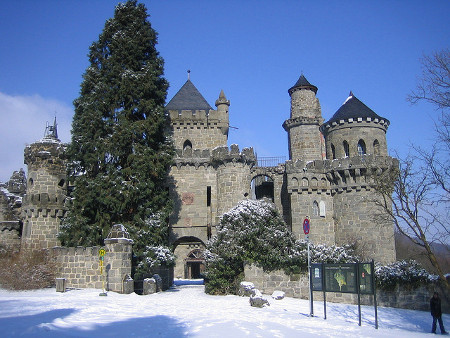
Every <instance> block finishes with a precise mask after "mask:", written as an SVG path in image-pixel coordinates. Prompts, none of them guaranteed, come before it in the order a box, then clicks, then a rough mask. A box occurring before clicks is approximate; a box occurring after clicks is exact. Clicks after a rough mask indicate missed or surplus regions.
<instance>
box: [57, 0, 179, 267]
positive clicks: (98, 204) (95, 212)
mask: <svg viewBox="0 0 450 338" xmlns="http://www.w3.org/2000/svg"><path fill="white" fill-rule="evenodd" d="M147 17H148V15H147V10H146V8H145V6H144V5H143V4H138V3H137V2H136V1H135V0H131V1H127V2H126V3H124V4H119V5H118V6H117V7H116V8H115V13H114V18H112V19H109V20H107V21H106V23H105V27H104V29H103V32H102V33H101V34H100V36H99V39H98V41H96V42H94V43H93V44H92V45H91V46H90V49H89V61H90V66H89V67H88V68H87V69H86V72H85V73H84V75H83V82H82V83H81V90H80V96H79V97H78V98H77V99H76V100H75V101H74V106H75V115H74V118H73V122H72V142H71V144H70V145H69V147H68V152H67V156H68V159H69V178H70V181H71V183H73V185H74V190H73V192H72V197H73V199H72V203H71V206H70V208H69V213H68V217H67V218H66V220H65V224H64V225H63V226H62V228H61V232H60V239H61V241H62V243H63V245H67V246H76V245H84V246H91V245H102V244H103V239H104V238H105V237H106V236H107V234H108V232H109V229H110V227H111V226H112V225H113V224H116V223H122V224H124V225H125V226H126V228H127V229H128V231H129V232H130V235H131V238H132V239H133V240H134V246H133V250H134V253H135V255H136V256H137V257H138V260H139V261H141V262H145V259H144V257H143V255H144V253H145V252H147V253H148V251H149V250H148V248H149V247H158V246H160V245H164V244H167V238H168V226H167V222H166V218H167V215H168V213H169V212H170V200H169V196H168V191H167V188H166V185H165V180H166V177H167V173H168V169H169V166H170V163H171V161H172V157H173V145H172V143H171V141H170V137H169V135H168V128H167V123H166V122H167V120H166V117H165V115H164V103H165V99H166V95H167V88H168V83H167V81H166V80H165V78H164V77H163V72H164V70H163V59H162V58H161V57H160V56H159V53H158V51H157V50H156V48H155V45H156V43H157V33H156V32H155V30H154V29H153V28H152V27H151V24H150V22H149V21H148V20H147Z"/></svg>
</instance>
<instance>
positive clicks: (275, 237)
mask: <svg viewBox="0 0 450 338" xmlns="http://www.w3.org/2000/svg"><path fill="white" fill-rule="evenodd" d="M298 254H299V253H298V252H297V251H296V242H295V238H294V236H293V235H292V234H291V233H290V232H289V231H288V230H287V227H286V224H285V223H284V222H283V219H282V217H281V216H280V214H279V213H278V211H277V210H276V207H275V205H273V204H272V203H269V202H265V201H256V200H244V201H241V202H239V203H238V205H237V206H235V207H234V208H232V209H231V210H230V211H228V212H227V213H225V214H224V215H223V216H222V218H221V221H220V224H219V225H218V226H217V234H216V235H215V236H214V237H213V238H212V239H211V240H210V241H209V242H208V244H207V253H206V262H207V272H206V292H207V293H213V294H226V293H233V294H236V293H237V291H238V287H239V283H240V282H241V280H240V279H242V274H243V271H244V262H247V263H253V264H256V265H258V266H260V267H262V268H263V269H264V270H266V271H270V270H273V269H278V268H280V267H281V266H283V265H284V264H285V262H286V260H287V259H288V258H292V257H294V256H295V257H296V256H298Z"/></svg>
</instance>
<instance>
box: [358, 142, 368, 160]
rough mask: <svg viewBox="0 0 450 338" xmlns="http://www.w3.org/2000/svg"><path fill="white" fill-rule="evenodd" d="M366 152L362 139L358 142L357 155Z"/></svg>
mask: <svg viewBox="0 0 450 338" xmlns="http://www.w3.org/2000/svg"><path fill="white" fill-rule="evenodd" d="M365 154H366V143H365V142H364V141H363V140H359V142H358V155H359V156H362V155H365Z"/></svg>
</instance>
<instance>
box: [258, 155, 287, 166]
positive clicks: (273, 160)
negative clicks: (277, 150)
mask: <svg viewBox="0 0 450 338" xmlns="http://www.w3.org/2000/svg"><path fill="white" fill-rule="evenodd" d="M257 160H258V167H277V166H278V164H280V163H284V162H286V156H276V157H258V158H257Z"/></svg>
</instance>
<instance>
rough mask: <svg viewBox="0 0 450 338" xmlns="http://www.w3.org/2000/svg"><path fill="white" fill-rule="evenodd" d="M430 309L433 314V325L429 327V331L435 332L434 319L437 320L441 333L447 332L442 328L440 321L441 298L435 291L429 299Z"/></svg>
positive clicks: (442, 324)
mask: <svg viewBox="0 0 450 338" xmlns="http://www.w3.org/2000/svg"><path fill="white" fill-rule="evenodd" d="M430 311H431V315H432V316H433V326H432V327H431V333H436V321H439V328H440V329H441V333H442V334H447V332H446V331H445V329H444V323H443V322H442V310H441V299H440V298H439V294H438V293H437V292H435V293H434V294H433V297H431V299H430Z"/></svg>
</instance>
